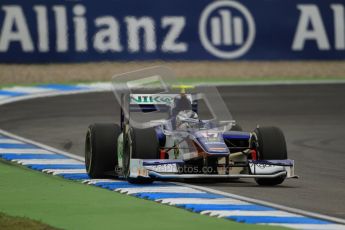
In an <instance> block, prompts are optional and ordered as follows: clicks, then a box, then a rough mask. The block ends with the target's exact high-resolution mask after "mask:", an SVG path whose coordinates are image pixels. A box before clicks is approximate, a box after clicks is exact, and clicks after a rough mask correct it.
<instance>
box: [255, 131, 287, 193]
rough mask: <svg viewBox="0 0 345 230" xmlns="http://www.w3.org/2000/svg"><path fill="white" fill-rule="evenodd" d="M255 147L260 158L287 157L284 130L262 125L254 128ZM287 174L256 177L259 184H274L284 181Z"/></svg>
mask: <svg viewBox="0 0 345 230" xmlns="http://www.w3.org/2000/svg"><path fill="white" fill-rule="evenodd" d="M252 145H253V147H254V148H255V149H256V151H257V154H258V159H259V160H285V159H287V149H286V141H285V137H284V134H283V132H282V131H281V130H280V129H279V128H277V127H260V128H256V129H255V130H254V140H253V142H252ZM285 178H286V176H282V177H276V178H256V179H255V181H256V183H257V184H258V185H262V186H274V185H278V184H281V183H283V181H284V180H285Z"/></svg>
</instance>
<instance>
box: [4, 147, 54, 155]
mask: <svg viewBox="0 0 345 230" xmlns="http://www.w3.org/2000/svg"><path fill="white" fill-rule="evenodd" d="M0 153H7V154H56V153H53V152H51V151H48V150H45V149H5V148H3V149H2V148H0Z"/></svg>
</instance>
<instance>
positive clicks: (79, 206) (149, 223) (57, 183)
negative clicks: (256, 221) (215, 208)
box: [0, 160, 282, 230]
mask: <svg viewBox="0 0 345 230" xmlns="http://www.w3.org/2000/svg"><path fill="white" fill-rule="evenodd" d="M0 175H1V176H0V178H1V183H0V212H3V213H7V214H8V215H11V216H20V217H27V218H30V219H33V220H37V221H41V222H43V223H46V224H49V225H51V226H54V227H57V228H62V229H83V230H87V229H126V230H130V229H135V230H138V229H141V230H145V229H147V230H152V229H171V230H176V229H198V230H201V229H208V230H209V229H241V230H245V229H258V230H260V229H282V228H276V227H270V226H259V225H249V224H241V223H236V222H232V221H230V220H226V219H217V218H214V217H209V216H203V215H200V214H196V213H192V212H189V211H186V210H183V209H180V208H176V207H169V206H167V205H162V204H157V203H155V202H152V201H148V200H143V199H138V198H135V197H131V196H126V195H123V194H120V193H116V192H112V191H109V190H105V189H101V188H97V187H93V186H88V185H84V184H81V183H78V182H73V181H67V180H64V179H62V178H60V177H57V176H51V175H48V174H43V173H41V172H37V171H33V170H30V169H28V168H25V167H21V166H18V165H13V164H12V163H8V162H5V161H3V160H0ZM13 229H15V226H13Z"/></svg>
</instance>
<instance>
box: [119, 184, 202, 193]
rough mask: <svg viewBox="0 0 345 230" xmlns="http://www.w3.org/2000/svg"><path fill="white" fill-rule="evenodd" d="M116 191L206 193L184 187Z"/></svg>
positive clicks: (122, 191) (120, 190)
mask: <svg viewBox="0 0 345 230" xmlns="http://www.w3.org/2000/svg"><path fill="white" fill-rule="evenodd" d="M114 191H116V192H120V193H127V194H136V193H142V192H148V193H167V192H168V193H205V192H203V191H200V190H196V189H191V188H187V187H183V186H157V187H140V188H117V189H115V190H114Z"/></svg>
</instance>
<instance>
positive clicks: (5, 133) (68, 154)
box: [0, 103, 84, 163]
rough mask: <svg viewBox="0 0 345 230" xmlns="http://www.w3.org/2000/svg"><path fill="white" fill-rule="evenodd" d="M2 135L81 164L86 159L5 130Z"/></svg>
mask: <svg viewBox="0 0 345 230" xmlns="http://www.w3.org/2000/svg"><path fill="white" fill-rule="evenodd" d="M0 105H1V103H0ZM0 134H2V135H5V136H8V137H11V138H13V139H17V140H19V141H22V142H26V143H27V144H32V145H36V146H37V147H38V148H42V149H45V150H47V151H51V152H54V153H57V154H61V155H64V156H67V157H70V158H72V159H75V160H77V161H80V162H79V163H83V162H84V157H81V156H77V155H74V154H71V153H68V152H64V151H61V150H58V149H56V148H53V147H50V146H48V145H44V144H41V143H39V142H36V141H32V140H29V139H26V138H24V137H20V136H17V135H15V134H13V133H10V132H7V131H5V130H2V129H0Z"/></svg>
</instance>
